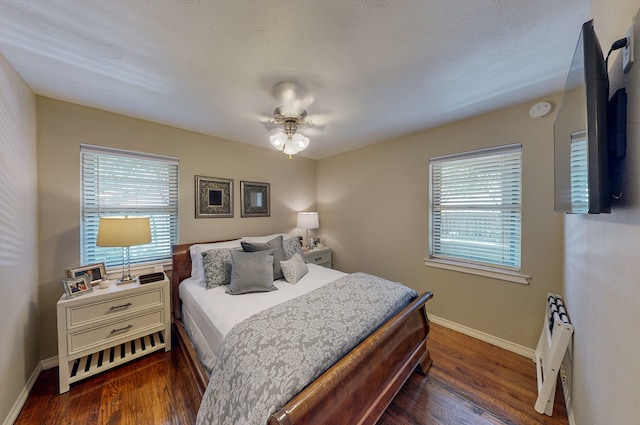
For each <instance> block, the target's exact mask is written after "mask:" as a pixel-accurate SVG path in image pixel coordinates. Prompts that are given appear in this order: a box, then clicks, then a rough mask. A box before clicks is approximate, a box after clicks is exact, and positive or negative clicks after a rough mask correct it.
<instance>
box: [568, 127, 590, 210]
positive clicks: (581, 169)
mask: <svg viewBox="0 0 640 425" xmlns="http://www.w3.org/2000/svg"><path fill="white" fill-rule="evenodd" d="M570 161H571V166H570V168H569V169H570V170H571V171H570V172H571V211H572V212H574V213H580V212H582V213H587V212H589V167H588V166H587V164H588V161H589V152H588V149H587V133H586V132H585V131H584V130H582V131H578V132H575V133H572V134H571V149H570Z"/></svg>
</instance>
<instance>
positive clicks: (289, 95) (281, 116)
mask: <svg viewBox="0 0 640 425" xmlns="http://www.w3.org/2000/svg"><path fill="white" fill-rule="evenodd" d="M274 93H275V96H276V98H277V99H278V101H279V103H280V106H278V107H276V108H275V109H274V111H273V116H272V117H269V118H266V119H263V120H262V123H263V124H264V125H265V127H266V128H267V129H268V130H270V131H271V136H270V137H269V140H270V142H271V145H272V146H273V147H274V148H276V149H278V150H279V151H281V152H282V153H284V154H286V155H289V158H291V156H292V155H295V154H297V153H299V152H302V151H303V150H305V149H306V148H307V147H308V146H309V138H308V137H307V135H305V134H304V133H305V132H306V130H308V129H310V128H316V129H317V128H318V126H315V125H314V123H313V122H312V120H311V119H310V118H309V116H308V115H307V111H306V108H307V107H308V106H310V105H311V103H313V97H312V96H308V95H305V93H304V91H303V90H302V88H301V87H300V86H299V85H298V84H297V83H294V82H291V81H283V82H280V83H278V84H276V86H275V90H274Z"/></svg>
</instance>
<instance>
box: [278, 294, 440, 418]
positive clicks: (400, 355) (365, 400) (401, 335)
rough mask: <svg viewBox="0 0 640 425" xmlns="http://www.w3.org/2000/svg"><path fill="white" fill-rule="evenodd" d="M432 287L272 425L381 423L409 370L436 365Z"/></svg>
mask: <svg viewBox="0 0 640 425" xmlns="http://www.w3.org/2000/svg"><path fill="white" fill-rule="evenodd" d="M432 296H433V294H432V293H431V292H427V293H425V294H423V295H422V296H420V297H419V298H417V299H416V300H414V301H413V302H412V303H411V304H410V305H408V306H407V307H405V308H404V310H402V311H401V312H400V313H398V314H397V315H396V316H394V317H392V318H391V319H390V320H388V321H387V322H386V323H385V324H384V325H382V326H381V327H380V328H378V329H377V330H376V331H375V332H374V333H372V334H371V335H370V336H369V337H368V338H367V339H365V340H364V341H363V342H361V343H360V344H359V345H358V346H357V347H356V348H354V349H353V350H352V351H351V352H350V353H349V354H347V355H346V356H345V357H343V358H342V359H341V360H339V361H338V362H337V363H336V364H335V365H333V366H332V367H331V368H330V369H329V370H327V371H326V372H325V373H324V374H322V375H321V376H320V377H319V378H318V379H316V380H315V381H314V382H312V383H311V384H310V385H309V386H308V387H307V388H305V389H304V390H303V391H302V392H300V393H299V394H298V395H297V396H295V397H294V398H293V399H291V400H290V401H289V402H288V403H287V404H286V405H285V406H283V407H282V408H281V409H280V410H278V411H277V412H276V413H274V414H273V415H271V416H270V417H269V420H268V424H269V425H294V424H316V423H317V424H363V425H364V424H375V423H376V422H377V421H378V419H379V418H380V416H382V414H383V413H384V411H385V409H386V408H387V406H388V405H389V403H390V402H391V400H393V398H394V397H395V395H396V394H397V393H398V391H399V390H400V388H401V387H402V385H404V383H405V382H406V380H407V379H408V378H409V375H411V373H412V372H413V370H414V369H416V367H418V369H419V371H420V372H421V373H423V374H424V373H426V372H427V370H428V369H429V367H431V357H430V356H429V351H428V350H427V345H426V343H427V334H428V333H429V321H428V319H427V316H426V313H425V308H424V304H425V302H426V301H427V300H429V299H430V298H431V297H432Z"/></svg>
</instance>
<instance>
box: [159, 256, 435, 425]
mask: <svg viewBox="0 0 640 425" xmlns="http://www.w3.org/2000/svg"><path fill="white" fill-rule="evenodd" d="M190 246H191V244H181V245H175V246H173V248H172V252H173V269H172V276H171V286H172V294H171V295H172V297H173V299H172V301H173V317H174V329H175V332H176V336H177V337H178V339H179V340H180V344H181V348H182V351H183V353H184V354H185V356H186V358H187V363H188V365H189V367H190V369H191V372H192V374H193V377H194V380H195V381H196V386H197V387H198V390H199V391H200V393H201V394H203V393H204V390H205V388H206V386H207V384H208V381H209V378H208V376H207V374H206V372H205V370H204V367H203V365H202V363H201V362H200V359H199V358H198V357H197V355H196V351H195V349H194V348H193V344H192V343H191V341H190V340H189V338H188V336H187V333H186V331H185V329H184V326H183V325H182V321H181V302H180V297H179V291H178V286H179V284H180V282H181V281H182V280H184V279H186V278H187V277H189V276H190V275H191V257H190V254H189V247H190ZM432 297H433V294H432V293H431V292H426V293H424V294H422V295H421V296H419V297H418V298H416V299H415V300H414V301H413V302H412V303H411V304H409V305H408V306H406V307H405V308H404V309H403V310H402V311H400V312H399V313H398V314H396V315H395V316H393V317H392V318H391V319H389V320H388V321H387V322H386V323H385V324H383V325H382V326H381V327H380V328H378V329H377V330H376V331H374V332H373V333H372V334H371V335H369V337H367V338H366V339H365V340H364V341H362V342H361V343H360V344H359V345H358V346H356V347H355V348H354V349H353V350H351V352H349V353H348V354H347V355H346V356H344V357H343V358H342V359H341V360H339V361H338V362H337V363H336V364H335V365H333V366H332V367H331V368H330V369H329V370H327V371H326V372H325V373H323V374H322V375H321V376H320V377H318V378H317V379H316V380H315V381H313V382H312V383H311V384H309V386H307V387H306V388H305V389H304V390H303V391H302V392H300V393H299V394H298V395H296V396H295V397H294V398H293V399H291V400H290V401H289V402H288V403H287V404H286V405H285V406H283V407H282V408H281V409H279V410H278V411H277V412H275V413H274V414H272V415H271V416H270V417H269V418H268V425H299V424H316V423H317V424H320V423H330V424H350V425H351V424H363V425H364V424H375V423H376V422H377V420H378V419H379V418H380V416H382V414H383V413H384V411H385V409H386V408H387V406H388V405H389V403H390V402H391V400H393V398H394V397H395V395H396V394H397V393H398V391H399V390H400V388H401V387H402V385H404V383H405V382H406V380H407V379H408V378H409V375H411V373H412V372H413V371H414V370H415V369H416V368H417V370H418V371H419V372H420V373H422V374H425V373H426V372H427V370H428V369H429V367H431V357H430V356H429V351H428V350H427V345H426V344H427V336H428V333H429V320H428V318H427V314H426V309H425V303H426V302H427V301H428V300H429V299H430V298H432Z"/></svg>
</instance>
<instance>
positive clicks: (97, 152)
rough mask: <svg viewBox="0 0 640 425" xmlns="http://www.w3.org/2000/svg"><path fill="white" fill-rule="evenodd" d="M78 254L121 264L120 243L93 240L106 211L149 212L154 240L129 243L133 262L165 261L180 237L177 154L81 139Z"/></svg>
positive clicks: (88, 260) (88, 261) (84, 258)
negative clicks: (83, 142) (113, 146)
mask: <svg viewBox="0 0 640 425" xmlns="http://www.w3.org/2000/svg"><path fill="white" fill-rule="evenodd" d="M80 157H81V182H80V184H81V205H80V209H81V211H80V245H81V248H80V251H81V252H80V256H81V262H82V264H93V263H99V262H104V263H105V265H106V266H107V267H111V266H120V265H122V249H121V248H111V247H99V246H96V239H97V237H98V223H99V221H100V217H101V216H102V217H105V216H124V215H128V216H148V217H149V221H150V223H151V239H152V242H151V243H149V244H146V245H140V246H132V247H131V250H130V253H131V264H136V263H153V262H164V261H166V260H168V259H170V258H171V245H174V244H176V243H177V242H178V160H177V159H176V158H171V157H164V156H158V155H151V154H144V153H139V152H129V151H122V150H116V149H108V148H102V147H97V146H89V145H82V146H81V147H80Z"/></svg>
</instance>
